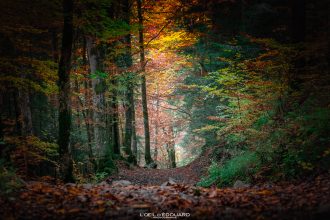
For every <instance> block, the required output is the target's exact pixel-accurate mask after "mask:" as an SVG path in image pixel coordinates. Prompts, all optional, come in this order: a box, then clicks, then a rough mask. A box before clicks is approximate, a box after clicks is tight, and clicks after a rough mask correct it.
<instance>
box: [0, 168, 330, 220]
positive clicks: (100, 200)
mask: <svg viewBox="0 0 330 220" xmlns="http://www.w3.org/2000/svg"><path fill="white" fill-rule="evenodd" d="M329 204H330V176H329V175H326V176H322V177H319V178H316V179H315V180H313V181H309V182H307V183H306V182H302V183H299V184H295V185H293V184H282V185H276V186H275V185H274V186H271V185H265V186H255V187H249V188H240V189H233V188H224V189H217V188H210V189H206V188H200V187H194V186H191V185H182V184H175V183H174V184H166V185H165V184H164V185H162V186H138V185H126V186H113V185H109V184H106V183H102V184H98V185H91V184H82V185H78V184H65V185H64V184H59V185H51V184H47V183H42V182H29V183H28V184H27V186H26V187H25V188H24V189H22V190H21V192H19V193H18V194H17V195H16V196H13V197H9V198H6V199H4V198H2V199H0V207H1V208H0V216H5V217H6V219H132V218H135V219H140V218H141V217H140V213H164V212H165V213H183V212H184V213H190V217H189V218H190V219H215V218H218V219H219V218H221V219H279V218H281V219H283V218H284V219H291V218H296V219H297V218H298V219H309V218H312V217H313V218H314V217H315V218H316V217H319V216H323V215H325V214H329V208H330V207H329Z"/></svg>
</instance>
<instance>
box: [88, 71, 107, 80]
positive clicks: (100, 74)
mask: <svg viewBox="0 0 330 220" xmlns="http://www.w3.org/2000/svg"><path fill="white" fill-rule="evenodd" d="M108 76H109V74H108V73H106V72H102V71H99V70H96V71H95V73H91V74H90V78H91V79H106V78H107V77H108Z"/></svg>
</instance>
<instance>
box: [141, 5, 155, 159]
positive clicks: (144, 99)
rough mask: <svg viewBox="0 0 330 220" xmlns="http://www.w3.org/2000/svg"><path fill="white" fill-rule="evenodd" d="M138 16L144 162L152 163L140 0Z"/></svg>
mask: <svg viewBox="0 0 330 220" xmlns="http://www.w3.org/2000/svg"><path fill="white" fill-rule="evenodd" d="M137 6H138V18H139V47H140V65H141V73H142V83H141V90H142V111H143V124H144V138H145V162H146V164H150V163H153V160H152V158H151V153H150V132H149V116H148V103H147V85H146V76H145V54H144V39H143V12H142V0H137Z"/></svg>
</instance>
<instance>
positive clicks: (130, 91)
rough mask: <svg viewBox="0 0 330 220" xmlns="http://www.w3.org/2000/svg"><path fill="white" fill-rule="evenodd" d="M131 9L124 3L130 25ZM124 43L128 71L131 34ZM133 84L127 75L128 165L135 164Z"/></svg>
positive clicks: (131, 61) (126, 149)
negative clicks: (133, 148)
mask: <svg viewBox="0 0 330 220" xmlns="http://www.w3.org/2000/svg"><path fill="white" fill-rule="evenodd" d="M130 11H131V8H130V3H129V0H125V1H124V9H123V12H124V13H123V14H124V20H125V22H126V23H127V24H130V17H131V12H130ZM124 43H125V54H124V63H125V68H126V69H128V70H129V69H130V68H131V67H132V65H133V58H132V44H131V34H130V33H128V34H127V35H126V36H125V37H124ZM129 74H130V73H129ZM134 108H135V106H134V82H133V79H132V76H131V75H128V80H127V92H126V103H125V118H126V122H125V139H124V149H125V153H126V154H127V155H128V160H129V162H130V163H133V164H136V157H135V155H134V154H133V152H132V144H133V142H136V141H135V140H134V138H135V137H136V134H134V133H135V128H134V126H135V123H134V121H133V119H135V115H134V114H135V111H134Z"/></svg>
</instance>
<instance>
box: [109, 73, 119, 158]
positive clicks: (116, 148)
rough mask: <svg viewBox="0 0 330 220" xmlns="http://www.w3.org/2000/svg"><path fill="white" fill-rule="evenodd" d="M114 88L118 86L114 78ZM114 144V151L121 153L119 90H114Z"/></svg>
mask: <svg viewBox="0 0 330 220" xmlns="http://www.w3.org/2000/svg"><path fill="white" fill-rule="evenodd" d="M111 84H112V86H113V88H115V87H116V81H115V80H112V83H111ZM111 110H112V135H113V137H112V144H113V153H114V154H117V155H120V136H119V115H118V100H117V92H116V91H115V89H114V91H113V94H112V108H111Z"/></svg>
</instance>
